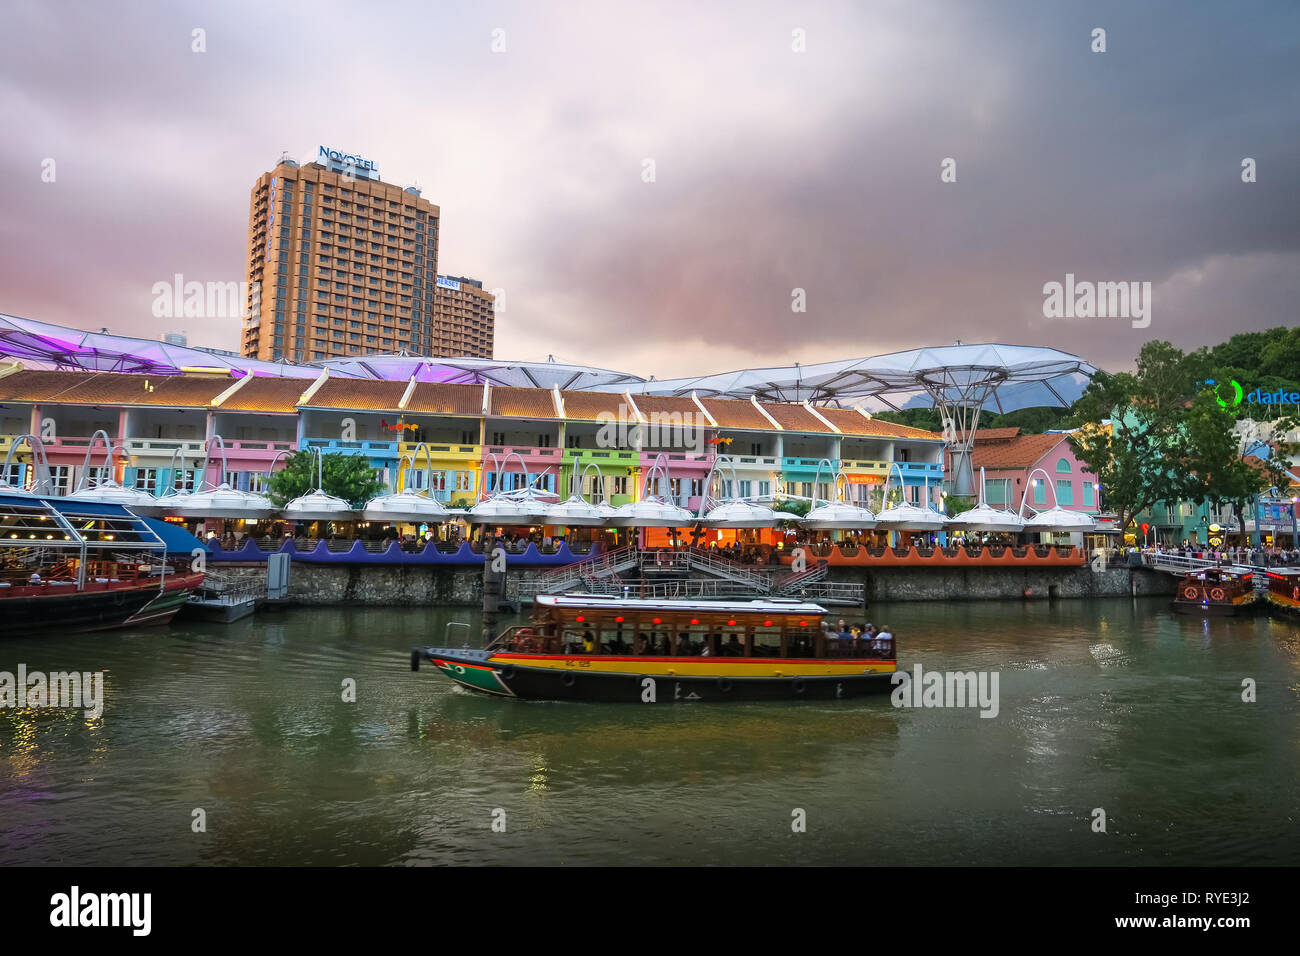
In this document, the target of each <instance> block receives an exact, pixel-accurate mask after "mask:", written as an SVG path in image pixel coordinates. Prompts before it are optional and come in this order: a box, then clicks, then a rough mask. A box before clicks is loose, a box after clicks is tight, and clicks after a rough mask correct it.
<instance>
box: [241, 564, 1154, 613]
mask: <svg viewBox="0 0 1300 956" xmlns="http://www.w3.org/2000/svg"><path fill="white" fill-rule="evenodd" d="M219 573H220V574H221V576H222V577H223V578H225V579H227V580H233V581H235V582H238V583H240V584H244V583H247V584H252V585H257V586H258V587H259V588H263V589H264V588H265V587H266V565H264V564H252V565H246V566H241V565H230V564H223V565H222V566H221V567H220V569H219ZM539 573H542V572H538V571H526V570H520V569H514V570H512V571H511V577H512V579H513V580H515V581H520V582H523V581H526V580H528V579H530V578H531V577H533V576H534V575H536V574H539ZM828 580H831V581H853V582H858V583H865V584H866V595H867V600H868V601H869V602H875V601H943V600H952V599H957V600H964V601H978V600H1024V599H1025V598H1026V594H1025V591H1026V589H1028V591H1029V594H1028V597H1029V598H1030V599H1031V600H1038V599H1041V600H1048V599H1054V598H1089V597H1123V596H1128V595H1129V594H1132V593H1134V591H1133V588H1134V587H1136V593H1137V594H1138V595H1161V594H1173V593H1174V585H1175V583H1176V582H1175V579H1174V577H1173V576H1172V575H1169V574H1163V573H1160V572H1155V571H1149V570H1147V569H1145V568H1131V569H1130V568H1112V569H1108V570H1106V571H1102V572H1096V571H1093V570H1091V569H1090V568H1041V569H1037V570H1035V569H1019V568H1017V569H1007V568H946V569H940V568H926V569H919V568H879V569H872V570H865V569H860V568H833V569H832V570H831V572H830V575H829V577H828ZM289 600H290V601H291V602H294V603H297V604H303V605H320V606H329V605H372V606H380V605H467V606H468V605H480V604H482V601H483V570H482V568H475V567H464V568H448V567H412V566H404V567H403V566H394V567H376V566H374V565H321V564H294V565H292V569H291V571H290V575H289Z"/></svg>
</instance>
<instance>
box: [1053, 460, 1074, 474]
mask: <svg viewBox="0 0 1300 956" xmlns="http://www.w3.org/2000/svg"><path fill="white" fill-rule="evenodd" d="M1070 471H1071V468H1070V460H1069V459H1068V458H1062V459H1061V460H1060V461H1058V462H1057V463H1056V473H1057V474H1058V475H1068V474H1070Z"/></svg>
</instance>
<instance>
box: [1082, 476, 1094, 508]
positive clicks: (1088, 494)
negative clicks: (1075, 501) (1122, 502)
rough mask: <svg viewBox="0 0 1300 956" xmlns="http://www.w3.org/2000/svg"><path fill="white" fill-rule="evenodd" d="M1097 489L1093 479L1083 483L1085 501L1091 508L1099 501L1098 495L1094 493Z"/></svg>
mask: <svg viewBox="0 0 1300 956" xmlns="http://www.w3.org/2000/svg"><path fill="white" fill-rule="evenodd" d="M1095 490H1096V489H1094V488H1093V485H1092V482H1091V481H1085V482H1084V483H1083V503H1084V505H1085V506H1086V507H1089V508H1090V507H1092V506H1093V505H1095V504H1096V503H1097V501H1096V497H1095V495H1094V494H1093V492H1094V491H1095Z"/></svg>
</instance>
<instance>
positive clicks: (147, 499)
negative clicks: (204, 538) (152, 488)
mask: <svg viewBox="0 0 1300 956" xmlns="http://www.w3.org/2000/svg"><path fill="white" fill-rule="evenodd" d="M66 500H68V501H94V502H97V503H99V504H108V505H122V506H123V507H126V508H130V509H131V510H132V511H134V512H136V513H137V514H147V515H158V514H161V513H162V511H163V509H162V508H160V507H159V506H158V499H157V498H155V497H154V496H153V495H151V494H148V493H147V492H144V491H138V490H136V489H135V488H123V487H122V486H121V485H119V484H118V483H117V482H116V481H113V480H112V479H111V478H110V479H109V480H107V481H104V482H101V483H100V484H97V485H95V486H93V487H91V488H85V489H82V490H81V491H78V492H77V493H76V494H71V495H67V496H66Z"/></svg>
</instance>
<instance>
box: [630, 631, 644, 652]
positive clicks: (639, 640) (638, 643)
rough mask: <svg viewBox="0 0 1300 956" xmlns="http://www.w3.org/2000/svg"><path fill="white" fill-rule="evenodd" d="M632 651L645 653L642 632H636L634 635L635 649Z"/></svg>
mask: <svg viewBox="0 0 1300 956" xmlns="http://www.w3.org/2000/svg"><path fill="white" fill-rule="evenodd" d="M632 653H633V654H637V655H641V654H645V653H646V640H645V635H644V634H638V635H637V636H636V647H635V650H633V651H632Z"/></svg>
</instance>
